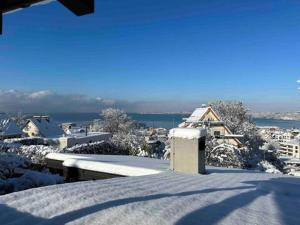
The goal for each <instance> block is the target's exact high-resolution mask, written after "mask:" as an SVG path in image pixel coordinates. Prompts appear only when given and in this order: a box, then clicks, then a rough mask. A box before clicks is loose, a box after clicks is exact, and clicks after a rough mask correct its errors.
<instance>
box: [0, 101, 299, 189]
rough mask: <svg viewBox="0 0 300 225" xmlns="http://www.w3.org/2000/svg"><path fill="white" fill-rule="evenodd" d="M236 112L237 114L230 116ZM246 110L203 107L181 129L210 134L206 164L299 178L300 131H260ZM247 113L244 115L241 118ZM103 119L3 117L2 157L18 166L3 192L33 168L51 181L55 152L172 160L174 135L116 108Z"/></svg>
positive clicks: (238, 106)
mask: <svg viewBox="0 0 300 225" xmlns="http://www.w3.org/2000/svg"><path fill="white" fill-rule="evenodd" d="M232 109H235V110H236V111H237V112H238V113H237V114H236V115H235V114H232V113H230V114H229V113H227V111H228V110H229V111H231V112H232ZM243 110H244V108H243V105H241V104H240V103H231V102H229V103H225V102H216V103H215V104H213V105H209V106H206V105H202V106H201V107H199V108H197V109H195V110H194V112H193V113H192V114H191V115H190V116H189V117H188V118H184V119H183V121H182V123H180V124H178V126H177V127H178V128H180V129H184V130H189V129H204V130H206V131H207V136H206V139H207V140H206V157H205V160H206V164H207V165H212V166H223V167H229V168H244V169H251V170H252V169H256V170H261V171H265V172H268V173H280V174H283V173H284V174H289V175H293V176H298V175H299V171H300V156H299V147H300V139H299V137H300V131H299V130H297V129H291V130H282V129H280V128H278V127H255V125H254V124H252V123H251V122H250V121H251V120H250V117H248V115H247V114H246V111H243ZM243 112H244V113H245V114H244V116H242V117H240V118H237V115H241V113H242V114H243ZM101 117H102V118H103V119H100V120H95V121H91V122H90V124H89V126H87V125H86V126H78V125H76V124H75V123H63V124H57V123H56V122H55V121H53V120H52V119H51V118H50V117H49V116H32V117H30V118H27V119H26V120H25V121H22V122H20V120H18V124H22V127H20V126H19V125H18V124H17V122H16V119H15V118H9V117H8V115H6V114H4V113H2V114H1V129H0V130H1V133H0V134H1V140H2V141H1V142H0V149H1V154H2V155H3V154H4V155H5V156H6V157H11V158H10V160H12V161H11V162H10V164H13V165H10V166H9V167H11V166H12V168H10V170H11V171H10V172H9V173H8V174H7V173H6V172H5V171H6V170H7V168H5V166H4V167H3V168H1V171H2V172H1V173H2V176H1V177H2V179H4V180H2V186H1V187H2V188H1V189H2V193H6V192H7V191H8V192H11V191H13V190H19V188H20V187H12V186H11V185H10V184H9V180H10V179H14V180H16V181H17V180H18V179H20V176H21V178H22V176H24V175H26V173H27V172H28V171H31V170H32V169H33V170H36V168H39V169H38V171H37V172H42V175H43V174H45V175H47V176H52V174H51V172H50V173H49V172H47V171H51V168H49V166H47V163H46V161H47V160H46V157H47V155H48V154H50V153H76V154H105V155H107V154H113V155H133V156H139V157H150V158H156V159H160V160H169V159H170V158H171V156H172V155H171V142H170V137H171V136H172V131H173V130H168V129H165V128H153V127H145V126H144V125H141V124H139V123H137V122H136V121H133V120H132V119H131V118H130V117H128V116H127V114H126V113H125V112H123V111H121V110H117V109H106V110H103V111H102V114H101ZM232 121H235V122H234V123H232ZM14 155H15V156H14ZM13 157H17V159H16V161H17V163H16V162H13V161H14V160H13ZM20 157H21V159H22V160H21V163H20V162H19V161H20ZM1 160H4V161H5V159H1ZM24 160H25V161H28V162H27V166H24V162H23V161H24ZM25 164H26V163H25ZM3 165H5V164H3ZM29 165H30V166H29ZM14 167H15V168H14ZM20 168H21V169H20ZM15 171H18V173H16V172H15ZM20 171H23V172H20ZM54 174H55V173H54ZM42 175H41V176H40V177H42ZM55 176H56V175H55ZM16 181H15V182H14V185H15V184H16V183H17V182H16ZM7 182H8V183H7ZM29 187H30V185H29ZM23 188H26V187H23Z"/></svg>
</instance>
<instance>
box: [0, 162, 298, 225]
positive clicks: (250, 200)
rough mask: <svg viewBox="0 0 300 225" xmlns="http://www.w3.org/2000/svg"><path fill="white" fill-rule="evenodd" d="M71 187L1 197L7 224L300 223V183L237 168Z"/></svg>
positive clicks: (1, 215) (1, 217) (2, 216)
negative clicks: (204, 173) (202, 173)
mask: <svg viewBox="0 0 300 225" xmlns="http://www.w3.org/2000/svg"><path fill="white" fill-rule="evenodd" d="M208 172H209V174H208V175H190V174H181V173H173V172H164V173H160V174H155V175H149V176H140V177H123V178H114V179H108V180H98V181H87V182H77V183H67V184H60V185H54V186H48V187H42V188H37V189H30V190H27V191H22V192H16V193H12V194H8V195H4V196H1V197H0V202H1V204H0V211H1V213H0V221H1V225H6V224H14V225H18V224H20V225H23V224H31V225H35V224H48V225H52V224H53V225H57V224H90V225H93V224H116V225H122V224H130V225H135V224H139V225H140V224H143V225H153V224H161V225H167V224H176V225H187V224H223V225H232V224H235V225H245V224H272V225H282V224H287V225H288V224H291V225H292V224H299V212H298V211H299V208H300V179H298V178H294V177H289V176H282V175H273V174H266V173H259V172H251V171H247V170H238V169H224V168H211V167H209V168H208Z"/></svg>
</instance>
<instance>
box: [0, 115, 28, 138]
mask: <svg viewBox="0 0 300 225" xmlns="http://www.w3.org/2000/svg"><path fill="white" fill-rule="evenodd" d="M22 134H23V133H22V131H21V129H20V128H19V127H18V126H17V124H16V123H15V122H14V121H12V120H10V119H5V120H0V135H4V136H5V135H22Z"/></svg>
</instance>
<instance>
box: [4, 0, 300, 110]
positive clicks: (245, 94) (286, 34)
mask: <svg viewBox="0 0 300 225" xmlns="http://www.w3.org/2000/svg"><path fill="white" fill-rule="evenodd" d="M0 77H1V82H0V89H2V90H8V89H16V90H21V91H39V90H50V91H53V92H55V93H59V94H69V93H76V94H84V95H88V96H95V97H96V96H101V97H103V98H109V99H122V100H128V101H133V102H134V101H164V102H166V101H167V102H168V101H170V102H173V103H174V102H176V101H178V102H201V101H203V102H205V101H212V100H218V99H225V100H235V99H236V100H242V101H244V102H246V103H247V104H249V105H250V106H253V107H254V110H259V111H261V109H263V110H282V108H281V107H282V106H284V107H287V108H288V109H290V110H300V107H299V108H298V103H299V99H300V95H299V92H298V90H297V88H298V84H297V83H296V80H298V79H299V78H300V2H299V1H297V0H289V1H286V0H277V1H276V0H273V1H268V0H263V1H261V0H252V1H243V0H241V1H235V0H230V1H228V0H207V1H199V0H184V1H183V0H126V1H125V0H111V1H109V0H96V13H95V14H94V15H89V16H86V17H80V18H78V17H75V16H73V15H72V14H71V13H70V12H69V11H67V10H66V9H65V8H64V7H62V6H61V5H60V4H59V3H57V2H53V3H51V4H48V5H45V6H36V7H31V8H29V9H26V10H21V11H18V12H15V13H12V14H9V15H5V17H4V35H3V36H2V37H0ZM259 107H262V108H261V109H260V108H259Z"/></svg>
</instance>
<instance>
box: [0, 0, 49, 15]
mask: <svg viewBox="0 0 300 225" xmlns="http://www.w3.org/2000/svg"><path fill="white" fill-rule="evenodd" d="M43 1H45V0H1V2H2V12H3V13H6V12H10V11H13V10H16V9H19V8H27V7H29V6H31V5H32V4H36V3H39V2H43Z"/></svg>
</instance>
